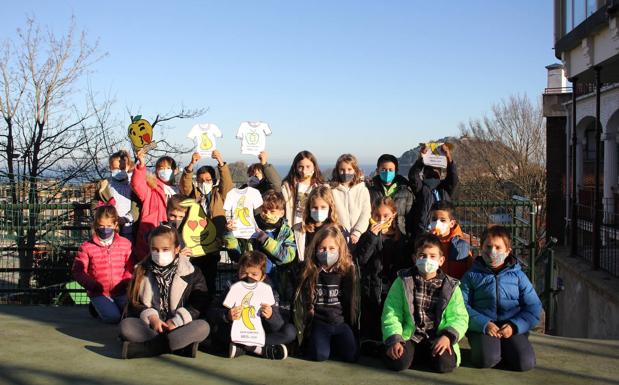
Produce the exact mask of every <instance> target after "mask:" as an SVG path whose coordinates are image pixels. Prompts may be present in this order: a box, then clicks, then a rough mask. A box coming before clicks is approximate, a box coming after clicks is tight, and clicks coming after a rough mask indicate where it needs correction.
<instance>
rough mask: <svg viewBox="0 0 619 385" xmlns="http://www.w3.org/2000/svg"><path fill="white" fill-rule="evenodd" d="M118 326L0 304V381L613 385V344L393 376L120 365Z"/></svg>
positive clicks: (265, 366)
mask: <svg viewBox="0 0 619 385" xmlns="http://www.w3.org/2000/svg"><path fill="white" fill-rule="evenodd" d="M116 334H117V332H116V328H115V327H112V326H105V325H101V324H99V323H98V322H97V321H95V320H93V319H92V318H90V316H89V315H88V314H87V311H86V309H85V308H84V307H36V306H22V307H19V306H9V305H0V346H1V348H0V384H2V385H4V384H12V385H30V384H45V385H56V384H57V385H61V384H95V385H98V384H101V385H103V384H106V385H108V384H109V385H136V384H149V385H151V384H153V385H154V384H166V385H176V384H183V385H197V384H277V383H278V382H279V383H280V384H282V385H283V384H384V385H387V384H388V385H392V384H412V383H419V384H439V385H452V384H453V385H461V384H462V385H463V384H488V385H491V384H501V385H506V384H545V385H546V384H547V385H550V384H562V385H563V384H566V385H567V384H579V385H580V384H618V385H619V341H602V340H578V339H565V338H557V337H549V336H544V335H535V336H532V340H533V342H534V345H535V350H536V353H537V364H538V365H537V368H536V369H534V370H533V371H531V372H527V373H513V372H508V371H504V370H499V369H486V370H480V369H474V368H470V367H467V359H466V357H467V355H468V352H467V351H466V350H465V351H464V358H465V360H464V363H463V366H462V367H460V368H459V369H457V370H456V371H455V372H454V373H450V374H442V375H441V374H434V373H429V372H425V371H419V370H407V371H405V372H402V373H392V372H389V371H386V370H384V369H383V368H382V365H381V363H380V362H379V361H378V360H374V359H369V358H362V360H361V362H360V363H359V364H354V365H353V364H343V363H339V362H324V363H315V362H308V361H304V360H300V359H294V358H290V359H287V360H284V361H277V362H275V361H267V360H262V359H259V358H255V357H248V356H243V357H240V358H238V359H235V360H229V359H225V358H221V357H217V356H212V355H208V354H204V353H198V357H197V358H195V359H191V358H183V357H177V356H172V355H165V356H162V357H158V358H152V359H138V360H121V359H119V358H118V357H119V354H120V344H119V342H118V341H117V340H116Z"/></svg>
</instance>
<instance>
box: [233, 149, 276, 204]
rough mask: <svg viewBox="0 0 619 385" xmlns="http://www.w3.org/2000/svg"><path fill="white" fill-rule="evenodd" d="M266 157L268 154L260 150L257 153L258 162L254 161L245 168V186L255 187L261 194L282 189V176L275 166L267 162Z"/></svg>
mask: <svg viewBox="0 0 619 385" xmlns="http://www.w3.org/2000/svg"><path fill="white" fill-rule="evenodd" d="M268 159H269V156H268V154H267V153H266V152H265V151H262V152H261V153H260V154H259V155H258V160H259V161H260V163H254V164H252V165H251V166H249V167H248V168H247V186H249V187H253V188H255V189H256V190H258V191H260V194H262V195H264V193H266V192H267V191H269V190H274V191H275V192H281V191H282V178H281V177H280V176H279V173H278V172H277V170H276V169H275V167H273V165H272V164H270V163H268V162H267V160H268ZM241 188H244V186H241Z"/></svg>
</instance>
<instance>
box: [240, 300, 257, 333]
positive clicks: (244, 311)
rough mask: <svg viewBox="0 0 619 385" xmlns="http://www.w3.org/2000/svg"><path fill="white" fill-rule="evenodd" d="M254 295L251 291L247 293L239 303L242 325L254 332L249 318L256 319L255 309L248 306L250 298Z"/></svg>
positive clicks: (254, 328)
mask: <svg viewBox="0 0 619 385" xmlns="http://www.w3.org/2000/svg"><path fill="white" fill-rule="evenodd" d="M253 295H254V292H253V291H249V292H247V294H245V297H243V300H242V301H241V319H242V320H243V324H244V325H245V327H246V328H247V329H249V330H256V327H255V326H254V324H253V323H252V322H251V318H256V309H255V308H254V307H253V306H251V305H250V304H249V301H250V300H251V297H252V296H253Z"/></svg>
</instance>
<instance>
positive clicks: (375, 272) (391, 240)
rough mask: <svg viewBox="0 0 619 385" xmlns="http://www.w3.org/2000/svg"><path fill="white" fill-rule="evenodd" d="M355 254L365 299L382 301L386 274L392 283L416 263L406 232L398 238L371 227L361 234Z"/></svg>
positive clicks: (362, 294) (374, 301)
mask: <svg viewBox="0 0 619 385" xmlns="http://www.w3.org/2000/svg"><path fill="white" fill-rule="evenodd" d="M353 254H354V257H355V260H356V263H357V264H358V266H359V269H360V270H361V298H362V300H363V302H364V303H366V301H372V302H373V303H376V304H380V303H382V292H383V277H384V276H386V277H387V280H388V282H389V285H391V283H393V281H394V280H395V278H396V277H397V273H398V271H399V270H400V269H404V268H407V267H410V266H412V262H411V261H412V260H411V254H412V250H410V249H409V242H408V241H407V239H406V238H405V237H404V236H400V237H399V239H397V240H396V239H395V237H391V236H385V235H382V234H379V235H375V234H374V233H372V232H371V231H370V230H369V229H368V230H367V231H366V232H365V233H363V235H361V238H359V242H358V243H357V246H356V248H355V250H354V253H353Z"/></svg>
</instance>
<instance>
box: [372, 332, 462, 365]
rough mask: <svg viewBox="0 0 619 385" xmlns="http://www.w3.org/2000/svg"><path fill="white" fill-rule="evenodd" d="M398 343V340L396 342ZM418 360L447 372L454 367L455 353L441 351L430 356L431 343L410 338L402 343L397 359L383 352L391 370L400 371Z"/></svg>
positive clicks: (386, 363)
mask: <svg viewBox="0 0 619 385" xmlns="http://www.w3.org/2000/svg"><path fill="white" fill-rule="evenodd" d="M398 343H399V342H398ZM413 359H414V361H415V364H417V363H418V362H421V363H426V364H428V365H429V366H430V367H431V368H432V370H434V371H436V372H439V373H448V372H451V371H453V370H454V369H455V368H456V362H457V358H456V353H454V352H453V348H452V353H451V354H449V352H443V354H441V355H439V356H432V344H430V342H429V341H428V340H425V339H424V340H422V341H421V342H419V343H415V342H413V341H411V340H408V341H406V343H405V344H404V354H402V357H400V358H398V359H397V360H392V359H391V358H389V357H388V356H387V354H385V356H384V361H385V366H387V368H389V369H391V370H395V371H398V372H399V371H402V370H404V369H408V368H410V367H411V365H412V364H413Z"/></svg>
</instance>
